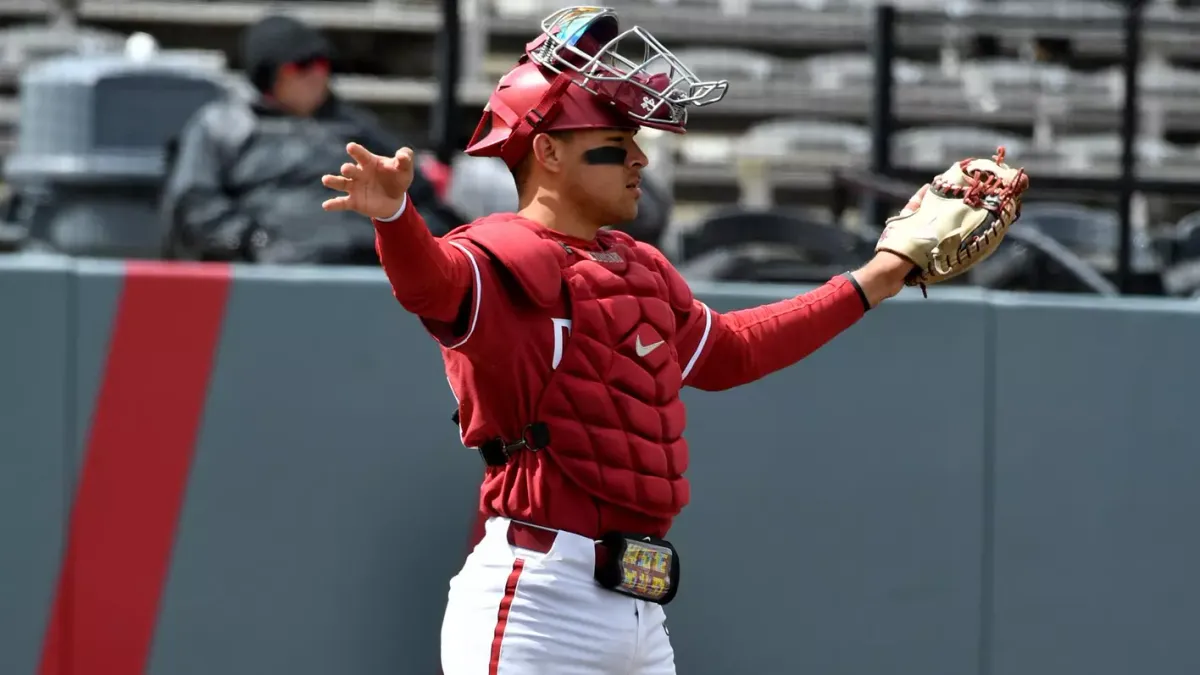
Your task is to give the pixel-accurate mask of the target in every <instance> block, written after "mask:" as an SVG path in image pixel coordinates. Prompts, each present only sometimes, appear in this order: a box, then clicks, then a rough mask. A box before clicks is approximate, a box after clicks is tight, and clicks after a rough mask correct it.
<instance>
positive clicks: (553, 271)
mask: <svg viewBox="0 0 1200 675" xmlns="http://www.w3.org/2000/svg"><path fill="white" fill-rule="evenodd" d="M461 236H462V237H463V238H465V239H468V240H470V241H471V242H473V243H475V244H476V245H477V246H479V247H480V248H482V249H484V250H485V251H487V252H488V254H490V255H491V256H492V258H494V259H495V260H496V261H497V262H499V263H500V264H501V265H503V266H504V268H505V269H507V270H508V271H509V272H510V273H511V274H512V275H513V277H514V278H515V279H516V280H517V282H518V283H519V284H520V285H521V288H522V289H523V290H524V291H525V293H526V294H527V295H528V296H529V299H530V300H532V301H533V303H534V304H536V305H537V306H539V307H546V308H549V307H553V306H554V304H555V303H556V302H557V301H558V299H559V298H560V297H561V296H562V266H563V265H564V264H565V263H566V259H567V252H566V250H565V249H563V247H562V246H559V245H558V244H556V243H554V242H553V241H551V240H549V239H546V238H545V237H542V236H539V235H538V234H537V233H535V232H533V231H531V230H530V229H529V228H528V227H526V226H524V225H521V224H520V223H516V222H512V221H507V222H505V221H500V222H491V223H481V224H479V225H476V226H474V227H470V228H467V229H466V231H464V232H463V233H462V235H461Z"/></svg>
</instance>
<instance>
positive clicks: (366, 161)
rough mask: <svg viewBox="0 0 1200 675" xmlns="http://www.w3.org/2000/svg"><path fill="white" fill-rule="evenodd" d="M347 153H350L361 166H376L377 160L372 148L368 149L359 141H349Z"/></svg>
mask: <svg viewBox="0 0 1200 675" xmlns="http://www.w3.org/2000/svg"><path fill="white" fill-rule="evenodd" d="M346 153H347V154H348V155H350V157H351V158H353V159H354V161H356V162H358V165H359V167H367V166H374V165H375V162H376V161H377V159H376V157H375V155H373V154H371V151H370V150H367V149H366V148H364V147H363V146H361V145H359V144H358V143H347V144H346Z"/></svg>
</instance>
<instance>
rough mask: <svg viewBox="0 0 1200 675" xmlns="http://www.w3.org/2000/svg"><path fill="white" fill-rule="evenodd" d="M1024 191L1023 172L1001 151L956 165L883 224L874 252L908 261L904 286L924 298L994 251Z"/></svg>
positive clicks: (1018, 208) (1016, 213)
mask: <svg viewBox="0 0 1200 675" xmlns="http://www.w3.org/2000/svg"><path fill="white" fill-rule="evenodd" d="M1028 189H1029V177H1028V176H1026V175H1025V170H1024V169H1014V168H1012V167H1010V166H1008V165H1007V164H1005V163H1004V148H1003V147H1001V148H999V149H998V150H997V151H996V155H995V156H994V157H992V159H990V160H988V159H976V158H970V159H964V160H962V161H961V162H956V163H955V164H954V165H953V166H951V167H950V168H949V169H948V170H947V171H946V172H945V173H943V174H941V175H939V176H936V177H935V178H934V179H933V182H932V183H930V184H928V185H925V186H924V187H922V188H921V189H920V190H919V191H918V192H917V193H916V194H915V195H913V197H912V199H911V200H910V201H909V202H908V205H907V206H905V207H904V210H903V211H901V212H900V214H899V215H897V216H895V217H893V218H889V219H888V221H887V227H885V228H884V230H883V234H882V235H880V237H879V242H878V244H876V246H875V250H876V251H890V252H892V253H895V254H897V255H900V256H903V257H905V258H907V259H909V260H911V261H912V263H913V265H914V266H915V267H914V269H913V271H912V274H910V275H909V276H908V278H907V279H905V283H906V284H907V285H909V286H920V287H921V293H922V294H924V293H925V290H926V289H925V287H926V286H927V285H930V284H936V283H941V282H943V281H946V280H948V279H952V278H954V277H956V276H958V275H960V274H962V273H963V272H966V271H967V270H969V269H971V268H972V267H974V266H975V265H977V264H978V263H979V262H980V261H981V260H983V259H985V258H987V257H988V256H990V255H991V254H992V253H993V252H994V251H995V250H996V248H997V247H999V246H1000V242H1001V240H1003V239H1004V235H1005V234H1006V233H1007V232H1008V228H1009V227H1010V226H1011V225H1012V224H1013V223H1015V222H1016V221H1017V218H1019V217H1020V215H1021V197H1022V195H1023V194H1024V193H1025V191H1026V190H1028Z"/></svg>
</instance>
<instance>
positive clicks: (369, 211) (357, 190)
mask: <svg viewBox="0 0 1200 675" xmlns="http://www.w3.org/2000/svg"><path fill="white" fill-rule="evenodd" d="M346 152H347V153H349V155H350V158H351V159H353V160H354V162H353V163H351V162H346V163H345V164H343V165H342V168H341V175H338V176H334V175H330V174H326V175H324V176H322V177H321V184H322V185H324V186H325V187H327V188H329V189H331V190H337V191H339V192H343V193H345V194H343V195H340V196H338V197H334V198H332V199H327V200H325V202H324V203H322V204H321V208H323V209H325V210H326V211H354V212H355V213H361V214H362V215H364V216H367V217H369V218H390V217H392V216H393V215H395V213H396V211H398V210H400V205H401V204H403V203H404V193H405V192H407V191H408V188H409V186H410V185H412V180H413V151H412V150H411V149H409V148H401V149H400V150H397V151H396V154H395V155H393V156H392V157H383V156H380V155H376V154H373V153H371V152H369V151H367V149H366V148H364V147H363V146H361V145H359V144H358V143H350V144H349V145H347V146H346Z"/></svg>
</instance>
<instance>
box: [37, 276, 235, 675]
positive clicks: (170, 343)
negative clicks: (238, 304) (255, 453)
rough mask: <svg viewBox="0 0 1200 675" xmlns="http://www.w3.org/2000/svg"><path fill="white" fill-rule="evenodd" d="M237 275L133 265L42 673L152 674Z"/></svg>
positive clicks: (80, 487)
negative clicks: (179, 527) (178, 531)
mask: <svg viewBox="0 0 1200 675" xmlns="http://www.w3.org/2000/svg"><path fill="white" fill-rule="evenodd" d="M231 277H232V275H231V271H230V268H229V266H227V265H183V264H170V263H158V262H141V261H137V262H133V261H131V262H129V263H127V264H126V267H125V278H124V284H123V288H122V291H121V296H120V300H119V302H118V305H117V310H116V317H115V319H114V322H113V332H112V335H111V337H110V341H109V348H108V357H107V360H106V362H105V365H104V373H103V380H102V383H101V386H100V392H99V394H98V396H97V399H96V406H95V411H94V412H93V415H92V423H91V429H90V432H89V434H88V438H87V444H86V448H85V454H84V458H83V466H82V468H81V470H80V475H79V479H78V483H77V486H76V494H75V499H74V503H73V506H72V509H71V520H70V527H69V531H68V538H67V546H66V554H65V556H64V559H63V564H62V569H61V570H60V572H59V579H58V588H57V590H56V593H55V600H54V607H53V610H52V614H51V618H50V623H49V626H48V628H47V632H46V637H45V640H44V642H43V646H42V660H41V665H40V667H39V670H38V672H39V674H40V675H139V674H140V673H143V672H144V671H145V668H146V665H147V663H148V658H149V654H150V646H151V642H152V640H153V637H154V627H155V624H156V622H157V617H158V608H159V600H160V597H161V595H162V591H163V587H164V586H165V582H166V578H167V570H168V567H169V564H170V557H171V548H172V546H173V544H174V540H175V527H176V523H177V522H178V518H179V512H180V509H181V507H182V504H183V496H184V491H185V488H186V486H187V478H188V472H189V469H190V467H191V461H192V453H193V450H194V448H195V443H196V437H197V433H198V431H199V428H200V422H201V418H202V415H203V412H204V401H205V398H206V395H207V391H208V380H209V376H210V374H211V372H212V365H213V359H214V356H215V352H216V346H217V343H218V340H219V338H220V332H221V323H222V319H223V317H224V314H225V305H226V301H227V299H228V297H229V287H230V285H231V282H232V278H231Z"/></svg>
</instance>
